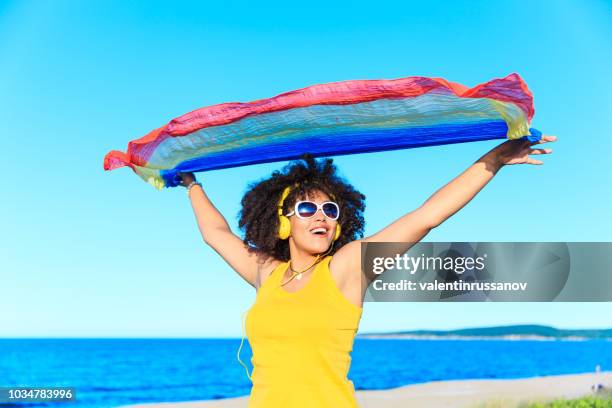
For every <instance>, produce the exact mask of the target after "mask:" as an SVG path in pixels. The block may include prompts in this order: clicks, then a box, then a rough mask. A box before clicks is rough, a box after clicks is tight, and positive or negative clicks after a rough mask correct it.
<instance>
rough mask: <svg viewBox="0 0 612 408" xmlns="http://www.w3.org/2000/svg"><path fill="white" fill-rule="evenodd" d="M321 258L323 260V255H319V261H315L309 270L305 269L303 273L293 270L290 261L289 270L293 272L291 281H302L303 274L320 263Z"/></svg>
mask: <svg viewBox="0 0 612 408" xmlns="http://www.w3.org/2000/svg"><path fill="white" fill-rule="evenodd" d="M320 258H321V255H317V259H315V261H314V262H313V263H312V264H311V265H310V266H309V267H308V268H306V269H304V270H303V271H296V270H295V269H293V267H292V266H291V261H289V269H290V270H291V279H293V278H294V277H295V278H296V279H297V280H302V274H303V273H304V272H306V271H308V270H309V269H310V268H312V267H313V266H315V265H316V264H317V262H319V259H320Z"/></svg>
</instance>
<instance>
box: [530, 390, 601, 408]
mask: <svg viewBox="0 0 612 408" xmlns="http://www.w3.org/2000/svg"><path fill="white" fill-rule="evenodd" d="M521 408H612V394H610V393H607V394H601V395H597V396H588V397H583V398H577V399H572V400H564V399H556V400H554V401H550V402H545V403H542V402H536V403H529V404H526V405H522V406H521Z"/></svg>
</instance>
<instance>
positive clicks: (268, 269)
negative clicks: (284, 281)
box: [255, 257, 282, 290]
mask: <svg viewBox="0 0 612 408" xmlns="http://www.w3.org/2000/svg"><path fill="white" fill-rule="evenodd" d="M281 263H282V262H281V261H279V260H278V259H275V258H272V257H268V258H265V259H264V258H259V259H258V260H257V277H256V281H255V289H256V290H259V288H260V287H261V285H263V283H264V282H265V280H266V279H268V278H269V277H270V275H271V274H272V272H273V271H274V269H276V267H277V266H278V265H280V264H281Z"/></svg>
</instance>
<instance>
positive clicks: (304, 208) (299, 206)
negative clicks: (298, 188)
mask: <svg viewBox="0 0 612 408" xmlns="http://www.w3.org/2000/svg"><path fill="white" fill-rule="evenodd" d="M319 210H321V212H322V213H323V215H325V216H326V217H327V218H329V219H332V220H337V219H338V217H339V216H340V207H338V204H336V203H334V202H333V201H326V202H324V203H321V204H317V203H315V202H313V201H298V202H297V203H295V206H294V207H293V211H291V212H289V213H287V215H286V217H291V216H292V215H294V214H295V215H297V217H298V218H301V219H303V220H306V219H308V218H312V217H314V216H315V214H316V213H317V211H319Z"/></svg>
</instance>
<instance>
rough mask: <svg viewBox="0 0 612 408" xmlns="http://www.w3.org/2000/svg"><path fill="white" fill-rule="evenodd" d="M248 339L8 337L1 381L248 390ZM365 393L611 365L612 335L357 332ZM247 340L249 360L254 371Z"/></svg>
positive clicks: (122, 390) (131, 396)
mask: <svg viewBox="0 0 612 408" xmlns="http://www.w3.org/2000/svg"><path fill="white" fill-rule="evenodd" d="M239 344H240V339H0V387H36V388H45V387H73V388H74V389H75V391H76V392H75V398H76V400H75V401H71V402H56V403H16V404H13V405H11V404H10V403H9V404H3V403H0V405H1V406H14V407H26V406H28V407H65V408H66V407H71V408H72V407H75V408H76V407H78V408H81V407H92V408H93V407H119V406H122V405H128V404H137V403H147V402H171V401H192V400H206V399H219V398H228V397H237V396H244V395H248V394H249V392H250V388H251V383H250V381H249V379H248V378H247V376H246V373H245V369H244V367H243V366H241V365H240V363H239V362H238V360H237V359H236V352H237V350H238V346H239ZM351 356H352V364H351V369H350V371H349V379H351V380H352V381H353V383H354V385H355V388H356V389H358V390H381V389H389V388H394V387H399V386H402V385H407V384H416V383H424V382H429V381H440V380H458V379H492V378H497V379H502V378H523V377H534V376H545V375H558V374H575V373H586V372H594V370H595V367H596V366H597V365H599V366H600V367H601V370H602V371H610V370H612V341H606V340H586V341H559V340H556V341H536V340H520V341H509V340H420V339H419V340H416V339H379V338H359V337H357V338H356V339H355V344H354V347H353V352H352V354H351ZM250 358H251V350H250V348H249V345H248V342H246V341H245V343H244V345H243V348H242V352H241V359H242V360H243V361H244V362H245V363H246V364H247V366H248V367H249V370H250V369H252V367H251V365H250Z"/></svg>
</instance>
